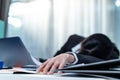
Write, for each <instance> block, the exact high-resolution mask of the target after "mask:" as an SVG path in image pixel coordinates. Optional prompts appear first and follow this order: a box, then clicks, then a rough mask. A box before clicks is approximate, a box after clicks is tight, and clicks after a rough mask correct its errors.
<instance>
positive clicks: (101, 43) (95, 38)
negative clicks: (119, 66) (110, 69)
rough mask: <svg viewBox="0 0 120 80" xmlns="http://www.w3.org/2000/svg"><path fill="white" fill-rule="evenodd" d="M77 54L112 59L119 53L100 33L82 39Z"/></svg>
mask: <svg viewBox="0 0 120 80" xmlns="http://www.w3.org/2000/svg"><path fill="white" fill-rule="evenodd" d="M79 53H80V54H85V55H92V56H95V57H98V58H101V59H114V58H118V56H119V51H118V49H117V47H116V46H115V44H114V43H113V42H112V41H111V40H110V39H109V38H108V37H107V36H106V35H104V34H101V33H96V34H93V35H90V36H89V37H87V38H86V39H84V40H83V41H82V44H81V49H80V50H79Z"/></svg>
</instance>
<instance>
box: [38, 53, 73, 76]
mask: <svg viewBox="0 0 120 80" xmlns="http://www.w3.org/2000/svg"><path fill="white" fill-rule="evenodd" d="M74 60H75V58H74V56H73V55H72V54H66V53H64V54H60V55H58V56H56V57H53V58H50V59H48V60H47V61H45V62H44V63H43V64H42V65H40V67H39V68H38V69H37V73H40V72H41V71H42V72H43V74H53V73H54V71H55V69H62V68H63V67H64V66H65V65H66V64H68V63H73V62H74Z"/></svg>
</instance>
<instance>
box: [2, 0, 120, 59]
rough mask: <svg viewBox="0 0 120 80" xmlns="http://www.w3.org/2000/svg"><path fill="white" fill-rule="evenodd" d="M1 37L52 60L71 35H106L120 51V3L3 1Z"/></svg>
mask: <svg viewBox="0 0 120 80" xmlns="http://www.w3.org/2000/svg"><path fill="white" fill-rule="evenodd" d="M0 20H1V21H0V37H1V38H2V37H13V36H19V37H20V38H21V39H22V41H23V42H24V44H25V46H26V48H27V49H28V51H29V52H30V53H31V54H32V55H33V56H34V57H41V58H49V57H52V56H53V55H54V54H55V52H56V51H57V50H59V49H60V48H61V46H62V45H63V44H64V43H65V42H66V41H67V39H68V37H69V36H70V35H72V34H78V35H82V36H85V37H87V36H89V35H91V34H94V33H103V34H105V35H107V36H108V37H109V38H110V39H111V40H112V41H113V42H114V43H115V44H116V45H117V47H118V48H119V49H120V37H119V34H120V27H119V26H120V0H0Z"/></svg>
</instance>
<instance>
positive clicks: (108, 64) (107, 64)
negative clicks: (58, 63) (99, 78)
mask: <svg viewBox="0 0 120 80" xmlns="http://www.w3.org/2000/svg"><path fill="white" fill-rule="evenodd" d="M119 65H120V59H112V60H106V61H100V62H94V63H88V64H84V65H81V64H77V65H71V66H66V67H64V68H63V69H58V70H109V69H110V68H114V67H117V66H119Z"/></svg>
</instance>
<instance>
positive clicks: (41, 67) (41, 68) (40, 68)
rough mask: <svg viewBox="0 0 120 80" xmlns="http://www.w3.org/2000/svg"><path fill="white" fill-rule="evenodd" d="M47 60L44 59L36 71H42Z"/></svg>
mask: <svg viewBox="0 0 120 80" xmlns="http://www.w3.org/2000/svg"><path fill="white" fill-rule="evenodd" d="M48 62H49V60H47V61H45V62H44V63H42V64H41V65H40V67H39V68H38V69H37V70H36V72H37V73H40V72H43V69H44V67H45V66H46V65H47V63H48Z"/></svg>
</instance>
